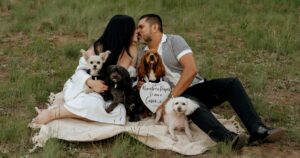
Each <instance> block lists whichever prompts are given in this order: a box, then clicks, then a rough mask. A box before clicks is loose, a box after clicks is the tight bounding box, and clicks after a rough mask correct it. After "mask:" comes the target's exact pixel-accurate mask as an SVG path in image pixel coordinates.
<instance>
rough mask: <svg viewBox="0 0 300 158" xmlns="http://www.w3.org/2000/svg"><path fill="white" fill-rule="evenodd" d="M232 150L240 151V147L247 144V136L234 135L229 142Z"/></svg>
mask: <svg viewBox="0 0 300 158" xmlns="http://www.w3.org/2000/svg"><path fill="white" fill-rule="evenodd" d="M231 144H232V149H234V150H240V149H241V148H242V147H244V146H245V145H247V144H248V136H247V135H245V134H239V135H236V136H235V137H234V138H233V140H232V141H231Z"/></svg>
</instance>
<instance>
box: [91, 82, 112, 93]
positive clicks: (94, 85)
mask: <svg viewBox="0 0 300 158" xmlns="http://www.w3.org/2000/svg"><path fill="white" fill-rule="evenodd" d="M86 84H87V86H89V87H90V88H91V89H92V90H93V91H95V92H97V93H103V92H104V91H107V90H108V86H107V85H105V83H104V82H103V81H102V80H93V79H91V78H89V79H88V80H87V81H86Z"/></svg>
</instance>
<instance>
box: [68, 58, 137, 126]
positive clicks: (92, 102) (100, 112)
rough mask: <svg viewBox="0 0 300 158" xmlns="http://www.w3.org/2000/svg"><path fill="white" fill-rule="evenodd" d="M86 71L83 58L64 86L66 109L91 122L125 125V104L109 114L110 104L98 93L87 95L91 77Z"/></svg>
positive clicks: (131, 69)
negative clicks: (86, 86)
mask: <svg viewBox="0 0 300 158" xmlns="http://www.w3.org/2000/svg"><path fill="white" fill-rule="evenodd" d="M86 69H87V63H86V60H85V59H84V58H83V57H81V58H80V60H79V65H78V66H77V69H76V72H75V74H74V75H73V76H72V77H71V78H70V79H69V80H68V81H67V82H66V83H65V86H64V100H65V104H64V106H65V108H66V109H67V110H68V111H70V112H72V113H73V114H75V115H78V116H81V117H84V118H87V119H89V120H93V121H97V122H102V123H111V124H118V125H124V124H125V122H126V110H125V107H124V105H123V104H119V105H118V106H117V107H116V108H115V109H114V110H113V111H112V112H110V113H107V112H106V111H105V109H106V107H108V105H109V104H110V102H105V101H104V99H103V98H102V96H101V95H100V94H98V93H95V92H92V93H88V94H87V93H86V92H85V83H86V80H87V79H88V78H90V77H91V76H90V75H89V74H87V73H86V71H85V70H86ZM133 69H134V68H133V67H132V66H130V67H129V69H128V70H130V71H133ZM134 71H135V69H134ZM130 74H131V73H130Z"/></svg>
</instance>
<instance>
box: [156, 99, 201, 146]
mask: <svg viewBox="0 0 300 158" xmlns="http://www.w3.org/2000/svg"><path fill="white" fill-rule="evenodd" d="M199 107H200V106H199V105H198V104H197V103H196V102H195V101H193V100H191V99H188V98H185V97H176V98H171V99H170V100H169V101H168V102H167V104H166V105H165V107H164V112H162V111H157V117H156V121H158V120H159V119H160V118H158V117H163V121H164V123H165V124H166V125H167V126H168V131H169V133H170V135H171V137H172V139H173V140H175V141H177V137H176V136H175V132H174V130H175V129H178V130H181V129H184V131H185V134H186V135H187V137H188V138H189V140H190V141H192V139H193V136H192V133H191V129H190V127H189V122H188V118H187V115H190V114H191V113H193V112H194V111H195V110H196V109H197V108H199ZM158 110H159V109H158Z"/></svg>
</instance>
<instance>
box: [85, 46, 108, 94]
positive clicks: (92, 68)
mask: <svg viewBox="0 0 300 158" xmlns="http://www.w3.org/2000/svg"><path fill="white" fill-rule="evenodd" d="M80 53H82V56H83V57H84V59H85V60H86V62H87V65H88V73H89V74H90V75H91V76H92V79H93V80H99V79H100V76H99V71H100V70H101V69H102V66H103V64H104V63H105V61H106V59H107V58H108V56H109V54H110V51H109V50H107V51H106V52H102V53H100V54H99V55H89V54H88V53H87V52H86V51H85V50H83V49H81V50H80ZM85 89H86V93H90V92H92V91H93V90H92V89H91V88H89V87H88V86H86V88H85Z"/></svg>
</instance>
